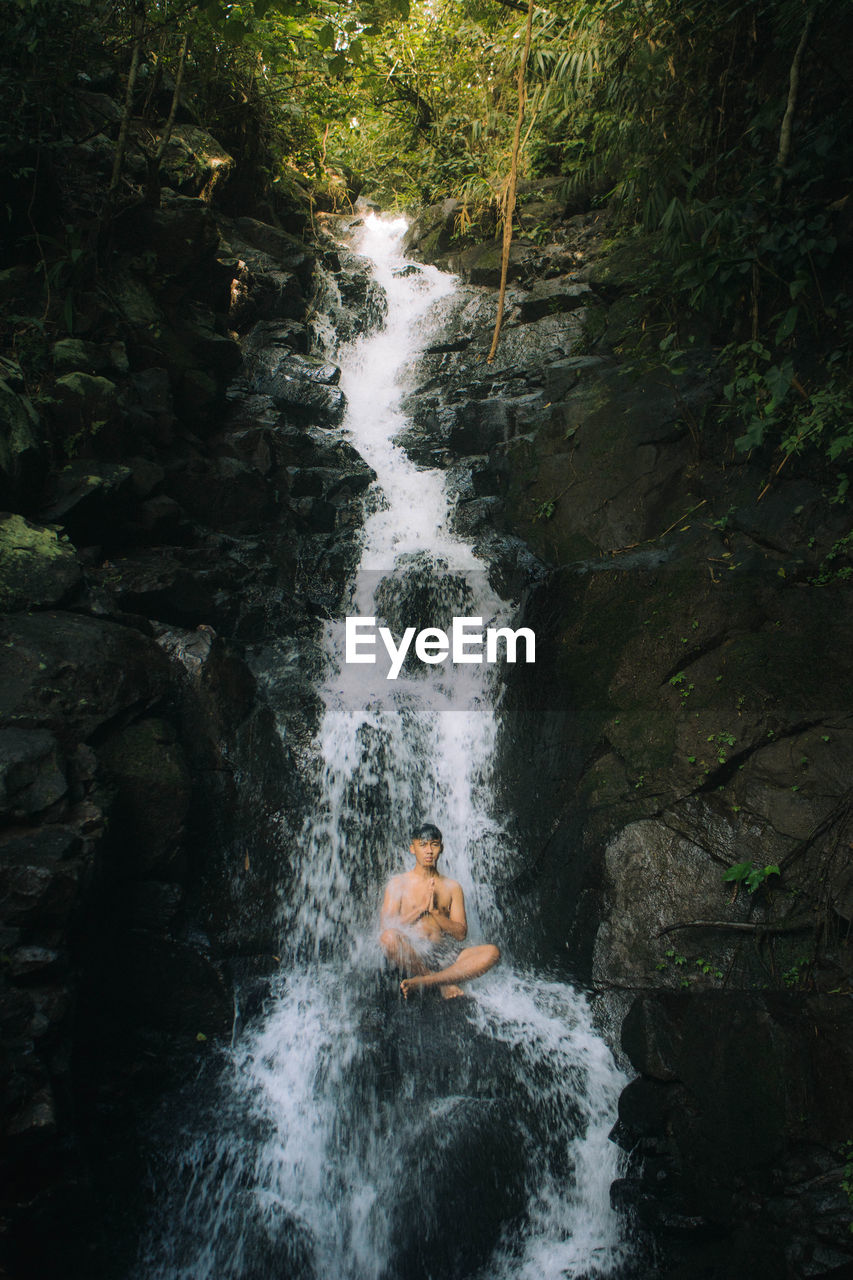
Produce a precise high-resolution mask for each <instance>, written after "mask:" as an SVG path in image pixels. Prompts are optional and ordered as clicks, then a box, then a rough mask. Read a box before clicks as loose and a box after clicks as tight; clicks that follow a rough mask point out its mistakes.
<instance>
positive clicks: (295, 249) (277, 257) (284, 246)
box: [232, 218, 315, 289]
mask: <svg viewBox="0 0 853 1280" xmlns="http://www.w3.org/2000/svg"><path fill="white" fill-rule="evenodd" d="M234 226H235V229H236V242H237V243H239V241H240V240H242V241H245V242H247V243H248V244H249V245H250V246H251V247H252V248H253V249H255V250H257V251H259V252H260V253H262V254H266V255H267V257H268V258H270V259H271V260H272V261H273V262H274V263H275V264H276V265H277V266H278V267H279V268H281V267H283V268H284V269H285V270H286V271H289V272H291V273H292V274H293V275H294V276H295V277H296V278H297V279H298V281H299V283H300V285H301V286H302V288H303V289H307V288H308V286H309V285H310V283H311V278H312V276H313V274H314V263H315V257H314V254H313V253H312V252H311V250H310V249H309V248H308V247H307V245H305V244H303V242H302V241H301V240H298V239H297V238H296V236H292V235H290V234H289V232H287V231H282V230H281V228H280V227H273V226H270V225H269V223H266V222H258V221H257V220H256V219H255V218H238V219H237V220H236V222H235V224H234ZM234 243H235V239H234V238H233V237H232V246H233V244H234Z"/></svg>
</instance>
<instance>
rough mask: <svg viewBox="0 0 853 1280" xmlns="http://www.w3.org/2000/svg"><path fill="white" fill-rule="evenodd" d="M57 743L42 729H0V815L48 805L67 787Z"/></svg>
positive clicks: (23, 813) (22, 815)
mask: <svg viewBox="0 0 853 1280" xmlns="http://www.w3.org/2000/svg"><path fill="white" fill-rule="evenodd" d="M57 755H58V743H57V741H56V739H55V738H54V736H53V734H52V733H47V732H46V731H45V730H44V729H0V817H4V818H8V817H9V816H10V815H11V816H13V817H14V818H17V819H21V818H26V817H32V815H34V814H37V813H41V812H42V811H43V810H45V809H49V808H50V806H51V805H54V804H56V802H57V801H58V800H61V799H62V797H63V796H64V795H65V793H66V791H67V789H68V788H67V783H66V781H65V774H64V773H63V770H62V769H61V768H60V765H59V760H58V758H57Z"/></svg>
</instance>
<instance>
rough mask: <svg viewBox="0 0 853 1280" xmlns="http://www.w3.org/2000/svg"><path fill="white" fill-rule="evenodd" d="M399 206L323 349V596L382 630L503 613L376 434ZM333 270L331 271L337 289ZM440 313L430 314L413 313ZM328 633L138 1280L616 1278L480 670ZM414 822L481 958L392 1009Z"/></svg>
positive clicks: (416, 300)
mask: <svg viewBox="0 0 853 1280" xmlns="http://www.w3.org/2000/svg"><path fill="white" fill-rule="evenodd" d="M404 230H405V224H404V223H403V222H402V221H389V220H382V219H377V218H374V217H370V218H368V219H367V220H366V223H365V225H364V227H363V228H362V230H361V233H360V240H359V241H358V243H357V245H356V248H357V249H358V251H359V252H360V253H363V254H364V255H365V256H366V257H367V258H368V259H369V260H370V261H371V262H372V264H373V270H374V273H375V277H376V279H377V280H378V282H379V283H380V284H381V285H382V287H383V288H384V289H385V292H386V294H387V299H388V312H387V317H386V321H385V324H384V327H383V328H382V329H381V331H379V332H375V333H371V334H369V335H367V336H364V337H361V338H359V339H357V340H356V341H354V342H353V343H351V344H350V345H349V346H348V347H346V348H345V349H343V350H342V351H340V352H338V353H337V356H336V358H337V359H338V360H339V362H340V364H341V367H342V380H341V386H342V387H343V389H344V391H345V392H346V396H347V400H348V405H349V409H348V415H347V418H346V420H345V422H344V425H343V427H342V431H343V433H344V434H345V435H346V436H347V437H348V438H349V439H350V440H351V442H352V443H353V444H354V445H355V447H356V448H357V449H358V451H359V452H360V453H361V454H362V456H363V457H364V458H365V459H366V460H367V462H368V463H369V464H370V465H371V466H372V467H373V468H374V470H375V471H376V473H377V477H378V478H377V482H376V484H375V485H374V486H373V488H372V489H371V490H370V492H369V494H368V500H367V513H366V520H365V525H364V530H363V537H362V555H361V563H360V568H359V571H358V573H357V575H356V577H355V579H354V581H353V583H352V586H351V595H350V598H349V600H348V601H347V602H345V608H344V610H343V612H344V613H350V614H357V615H361V616H371V617H375V618H376V623H377V626H378V625H382V624H383V623H387V625H388V626H389V627H390V628H391V630H392V631H393V632H394V633H395V635H398V636H399V634H400V633H401V632H402V630H403V628H404V627H405V626H407V625H414V626H416V627H417V628H418V629H420V628H422V627H425V626H428V625H429V626H437V627H442V628H444V629H445V630H448V629H449V627H450V621H451V619H452V618H453V617H454V616H458V615H461V616H467V617H479V618H482V620H483V625H484V627H485V626H487V625H492V626H501V625H508V624H509V623H510V622H511V620H512V607H511V605H510V604H508V603H505V602H502V601H501V600H499V599H498V598H497V597H496V596H495V595H494V593H493V591H492V590H491V588H490V587H489V584H488V579H487V573H486V569H487V566H486V565H485V564H484V563H483V562H482V561H480V560H478V558H477V557H476V556H475V555H474V553H473V551H472V549H471V548H470V547H469V546H468V545H466V544H465V543H464V542H462V541H460V540H459V539H457V538H455V537H454V536H452V534H451V532H450V530H449V524H448V500H447V496H446V493H445V483H444V481H445V477H444V474H443V473H442V472H441V471H438V470H435V471H430V470H424V469H422V468H418V467H416V466H415V464H414V463H413V462H411V461H410V460H409V459H408V458H407V456H406V454H405V453H404V452H403V451H402V450H401V449H400V448H398V447H397V446H396V445H395V444H394V438H395V436H397V435H398V434H399V432H400V431H401V430H402V428H403V427H404V425H405V422H404V420H403V418H402V416H401V411H400V409H399V404H400V401H401V398H402V396H403V394H404V392H405V390H406V389H407V386H406V379H407V378H408V377H410V375H411V372H412V367H413V362H414V360H415V358H416V355H417V352H418V350H419V349H421V348H422V347H423V345H424V344H425V342H426V341H427V340H428V332H429V324H430V313H431V311H432V310H433V308H434V304H435V303H436V302H437V301H438V300H439V299H440V298H442V297H445V296H447V295H448V294H449V293H451V292H452V291H453V289H454V287H455V286H454V281H453V279H452V278H451V277H448V276H446V275H442V274H441V273H439V272H438V271H437V270H435V269H434V268H431V267H423V268H420V267H419V268H413V267H411V266H409V267H408V268H407V264H406V263H405V261H404V259H403V258H402V256H401V251H400V242H401V239H402V235H403V233H404ZM330 287H331V288H333V285H330ZM433 323H435V321H434V319H433ZM344 644H345V637H344V622H343V620H341V621H336V622H332V623H329V624H327V627H326V634H325V637H324V649H325V654H326V661H327V666H326V676H325V680H324V683H323V685H322V688H321V695H322V699H323V704H324V714H323V716H322V722H321V726H320V729H319V733H318V737H317V741H316V753H315V757H314V759H315V764H314V768H315V775H314V778H313V781H312V786H313V792H314V796H315V805H314V811H313V812H312V813H311V815H310V817H309V818H308V819H307V820H306V822H305V825H304V830H303V832H302V838H301V840H300V841H299V849H298V850H297V851H296V857H297V859H298V866H297V872H296V888H295V892H291V893H289V894H288V902H287V903H286V904H285V905H284V906H283V908H282V910H283V921H282V925H283V927H282V935H283V939H284V940H283V942H282V956H281V959H282V965H281V971H280V975H279V976H278V978H277V979H276V981H275V983H274V986H273V991H272V994H271V997H270V1000H269V1001H268V1004H267V1007H266V1011H265V1013H264V1015H263V1017H261V1018H260V1019H258V1020H257V1021H256V1022H255V1023H253V1024H252V1025H250V1026H248V1027H247V1028H246V1029H245V1030H244V1031H242V1032H241V1034H240V1035H239V1037H238V1038H237V1039H236V1041H235V1043H234V1045H233V1046H232V1048H231V1050H230V1051H229V1053H228V1054H227V1057H226V1062H225V1065H224V1067H223V1070H222V1072H221V1074H220V1077H219V1079H218V1080H217V1081H216V1083H215V1084H214V1086H213V1088H212V1095H213V1096H212V1097H211V1098H210V1100H209V1102H207V1103H205V1104H204V1105H203V1106H201V1112H202V1115H203V1118H202V1120H201V1121H197V1122H196V1123H195V1124H194V1126H193V1131H192V1132H187V1133H185V1134H183V1135H178V1136H177V1138H176V1146H177V1154H176V1156H175V1170H176V1171H175V1174H174V1180H173V1186H172V1190H171V1194H166V1193H165V1192H164V1196H163V1200H162V1205H161V1208H160V1209H159V1211H158V1225H157V1226H155V1227H154V1228H152V1230H151V1232H150V1234H149V1236H148V1238H147V1240H146V1243H145V1245H144V1248H143V1251H142V1254H141V1256H140V1260H139V1262H138V1264H137V1267H136V1269H135V1272H134V1276H135V1277H136V1280H177V1278H178V1277H180V1278H184V1277H186V1278H187V1280H189V1278H192V1280H213V1277H216V1278H217V1280H527V1278H528V1277H529V1278H530V1280H533V1278H534V1277H536V1278H537V1280H539V1278H541V1280H557V1277H577V1278H580V1277H593V1276H602V1277H603V1276H615V1275H616V1274H617V1273H618V1272H619V1271H620V1270H621V1269H622V1266H623V1263H624V1262H625V1259H626V1256H627V1246H626V1244H625V1242H624V1240H623V1239H622V1237H621V1235H620V1221H619V1219H618V1218H617V1216H616V1215H615V1214H614V1213H613V1212H612V1211H611V1209H610V1206H609V1184H610V1182H611V1181H612V1180H613V1178H614V1177H616V1176H617V1175H618V1152H617V1150H616V1148H615V1147H614V1146H613V1144H611V1143H610V1142H609V1141H608V1137H607V1135H608V1132H609V1129H610V1127H611V1126H612V1123H613V1120H614V1117H615V1111H616V1102H617V1098H618V1095H619V1092H620V1090H621V1088H622V1087H623V1086H624V1084H625V1079H624V1077H623V1076H622V1075H621V1073H620V1072H619V1071H618V1069H617V1068H616V1066H615V1065H614V1063H613V1060H612V1058H611V1056H610V1053H609V1051H608V1049H607V1047H606V1046H605V1044H604V1042H603V1041H602V1040H601V1038H600V1037H599V1036H598V1035H597V1034H596V1032H595V1030H594V1029H593V1025H592V1019H591V1015H590V1010H589V1008H588V1005H587V1002H586V999H585V997H584V996H583V995H582V994H581V993H579V992H578V991H576V990H575V989H573V988H572V987H571V986H570V985H568V984H566V983H563V982H558V981H554V980H552V979H546V978H544V977H543V976H541V975H539V976H537V975H536V974H535V973H532V972H527V971H523V970H522V969H520V968H519V967H518V966H516V965H515V964H514V963H513V958H512V939H513V936H514V935H517V932H518V929H519V928H520V927H521V925H520V923H519V922H517V921H512V922H508V921H505V920H503V919H502V917H501V913H500V912H499V911H498V909H497V907H496V903H495V898H494V895H493V893H492V890H491V885H492V884H493V883H494V882H495V880H496V879H499V878H500V876H501V871H502V868H505V867H507V866H509V865H511V864H512V860H513V857H514V847H513V837H512V833H511V831H509V830H507V829H505V825H504V823H503V821H502V819H501V816H500V815H499V814H498V813H497V811H496V805H495V797H494V790H493V784H492V759H493V755H494V744H495V739H496V735H497V731H498V717H499V705H498V704H499V697H498V693H499V681H497V680H496V677H495V670H496V668H494V667H493V666H489V665H487V664H485V663H483V664H480V665H466V666H458V667H454V666H452V665H451V664H450V663H448V662H445V663H441V664H435V665H433V666H430V667H425V666H423V665H422V664H421V663H420V662H407V663H406V664H405V665H404V667H403V669H402V671H401V673H400V676H399V678H398V679H396V680H388V679H386V671H387V666H388V663H387V659H386V660H385V661H384V662H383V659H384V649H383V647H382V645H381V644H378V645H377V663H376V664H375V665H374V666H368V665H354V664H347V663H345V662H344ZM418 819H429V820H431V821H433V822H435V823H437V824H438V825H439V826H440V827H441V829H442V831H443V833H444V843H445V852H444V855H443V859H442V863H441V870H442V871H443V872H445V873H446V874H449V875H451V876H453V877H454V878H456V879H458V880H459V881H460V882H461V884H462V886H463V889H464V892H465V896H466V903H467V906H468V917H469V926H470V932H469V940H470V941H473V942H476V941H491V942H496V943H497V944H498V945H499V946H500V947H501V950H502V953H503V958H502V962H501V964H500V965H499V966H498V967H497V968H496V969H494V970H492V971H491V972H490V973H489V974H487V975H486V976H484V977H482V978H480V979H478V980H477V981H476V982H475V983H474V984H472V986H471V988H470V994H471V998H466V999H458V1000H450V1001H443V1000H441V998H440V997H439V996H437V995H432V994H430V995H428V996H425V997H423V998H414V999H411V1000H410V1001H408V1002H404V1001H403V1000H402V999H401V997H400V994H399V991H398V979H397V978H395V976H394V975H393V974H392V973H390V972H388V970H387V969H386V968H385V967H384V964H383V961H382V957H381V954H380V950H379V946H378V942H377V933H378V904H379V901H380V898H381V893H382V887H383V884H384V882H385V880H386V879H387V878H388V876H389V875H391V874H394V873H396V872H398V871H401V870H403V869H404V868H405V867H407V866H408V865H409V863H410V858H409V856H408V853H407V850H408V844H409V839H410V835H409V832H410V830H411V828H412V825H413V823H414V822H415V821H416V820H418Z"/></svg>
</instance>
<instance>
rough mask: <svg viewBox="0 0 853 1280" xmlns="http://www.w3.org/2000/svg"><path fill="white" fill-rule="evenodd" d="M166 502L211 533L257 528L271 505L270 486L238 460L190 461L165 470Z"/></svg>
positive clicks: (199, 459) (200, 459)
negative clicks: (204, 526)
mask: <svg viewBox="0 0 853 1280" xmlns="http://www.w3.org/2000/svg"><path fill="white" fill-rule="evenodd" d="M164 487H165V490H166V493H167V494H168V496H169V497H170V498H173V499H174V500H175V501H176V502H178V503H180V505H181V507H182V508H183V509H184V510H185V511H186V512H187V513H188V514H189V515H190V516H192V518H193V519H195V520H199V521H201V522H202V523H203V524H206V525H208V526H209V527H211V528H213V529H230V530H236V529H240V528H246V527H247V526H253V527H255V528H257V527H258V523H259V522H260V521H262V520H263V518H264V516H265V514H266V513H267V512H268V511H269V509H270V508H271V506H272V504H273V499H274V491H273V488H272V486H271V484H270V483H269V482H268V481H267V480H266V479H265V478H264V476H263V475H261V474H260V472H258V471H256V470H255V469H254V467H251V466H249V465H248V464H247V463H245V462H243V461H242V460H241V459H240V458H235V457H228V456H223V457H215V458H211V459H209V460H208V459H202V458H192V459H190V460H189V461H188V462H187V463H186V464H184V465H180V466H179V465H176V466H174V467H171V468H170V469H169V472H168V474H167V477H166V481H165V484H164Z"/></svg>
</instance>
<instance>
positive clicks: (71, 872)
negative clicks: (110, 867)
mask: <svg viewBox="0 0 853 1280" xmlns="http://www.w3.org/2000/svg"><path fill="white" fill-rule="evenodd" d="M79 843H80V842H79V837H78V835H77V833H76V832H75V831H73V830H72V829H71V828H69V827H39V828H36V829H35V830H34V831H32V832H31V833H30V834H28V835H26V836H20V835H19V836H15V837H12V838H8V837H7V838H6V839H3V840H0V918H2V919H3V921H4V922H6V924H8V925H13V926H17V925H20V926H24V927H26V928H27V929H32V928H33V927H35V926H38V927H39V928H41V929H50V928H57V927H59V928H62V927H65V926H67V924H68V922H69V920H70V919H71V917H72V915H73V914H74V912H75V911H76V910H77V909H78V906H79V902H80V893H81V886H82V885H83V884H84V883H85V880H86V873H85V866H84V863H83V861H82V860H81V859H80V858H77V857H74V856H72V855H73V854H74V853H75V852H76V851H77V850H78V847H79Z"/></svg>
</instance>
